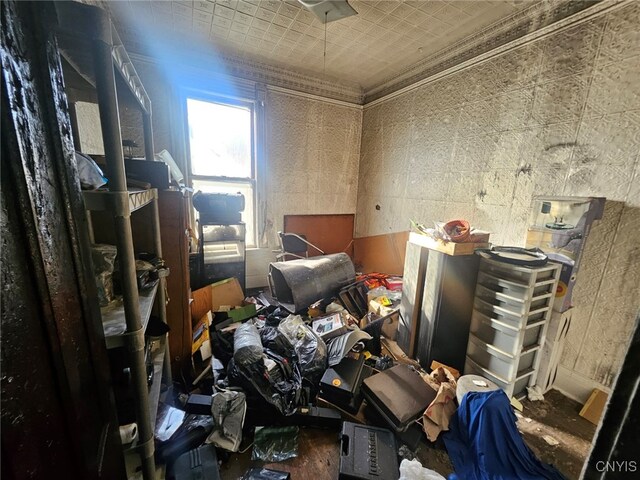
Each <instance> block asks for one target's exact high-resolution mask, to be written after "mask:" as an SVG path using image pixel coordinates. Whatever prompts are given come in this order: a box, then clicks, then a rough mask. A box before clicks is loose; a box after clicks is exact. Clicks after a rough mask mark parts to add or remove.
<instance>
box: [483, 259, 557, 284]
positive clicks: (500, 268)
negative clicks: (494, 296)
mask: <svg viewBox="0 0 640 480" xmlns="http://www.w3.org/2000/svg"><path fill="white" fill-rule="evenodd" d="M557 268H558V266H557V264H555V263H549V264H548V266H545V267H542V268H527V267H520V266H517V265H510V264H508V263H503V262H498V261H495V260H489V259H486V258H483V259H482V260H481V261H480V271H481V272H485V273H488V274H490V275H493V276H494V277H498V278H500V279H502V280H506V281H510V282H513V283H516V284H517V283H519V284H524V285H526V286H527V288H530V287H531V286H533V285H532V282H533V283H539V282H544V281H547V280H551V281H552V283H554V282H553V280H554V278H555V272H556V270H557Z"/></svg>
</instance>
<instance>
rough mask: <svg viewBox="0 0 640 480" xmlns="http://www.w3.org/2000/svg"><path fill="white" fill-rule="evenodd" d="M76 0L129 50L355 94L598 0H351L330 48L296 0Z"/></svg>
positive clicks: (411, 77) (371, 93)
mask: <svg viewBox="0 0 640 480" xmlns="http://www.w3.org/2000/svg"><path fill="white" fill-rule="evenodd" d="M80 1H84V2H87V3H100V4H102V5H103V6H104V7H105V8H107V9H109V10H110V11H111V13H112V15H113V17H114V19H115V22H116V25H117V28H118V31H119V32H120V35H121V37H122V38H123V41H124V42H125V44H126V45H127V48H128V49H129V50H130V51H132V52H135V53H141V54H143V55H148V56H150V57H153V58H156V59H157V58H162V56H163V54H164V53H165V52H167V51H169V50H173V51H174V55H173V57H172V58H175V57H176V55H177V56H179V57H183V56H187V55H189V56H191V57H192V59H196V60H195V62H196V63H202V64H204V63H205V62H207V63H206V68H207V69H211V68H213V67H215V66H216V65H219V68H220V70H224V71H223V72H222V73H227V74H231V75H234V76H237V77H241V78H245V79H249V80H254V81H258V82H265V83H270V84H273V85H277V86H282V87H287V88H292V89H296V90H301V91H305V92H307V93H313V94H317V95H321V96H325V97H329V98H334V99H338V100H344V101H347V102H352V103H358V104H362V103H368V102H370V101H373V100H376V99H378V98H381V97H383V96H385V95H387V94H389V93H393V92H394V91H396V90H398V89H400V88H403V87H405V86H408V85H411V84H413V83H415V82H417V81H420V80H422V79H424V78H427V77H429V76H432V75H434V74H436V73H439V72H441V71H443V70H446V69H447V68H450V67H452V66H455V65H457V64H459V63H461V62H464V61H465V60H468V59H469V58H473V57H474V56H477V55H479V54H482V53H484V52H487V51H489V50H491V49H493V48H496V47H499V46H501V45H504V44H506V43H508V42H510V41H512V40H515V39H517V38H519V37H521V36H523V35H525V34H527V33H530V32H532V31H535V30H537V29H539V28H542V27H544V26H546V25H549V24H550V23H553V22H554V21H557V20H560V19H562V18H565V17H566V16H568V15H571V14H572V13H576V12H577V11H579V10H582V9H584V8H586V7H587V6H589V5H592V4H594V3H597V0H572V1H569V0H500V1H489V0H473V1H471V0H414V1H409V0H381V1H377V0H351V1H350V3H351V5H352V6H353V7H354V8H355V9H356V10H357V11H358V15H356V16H352V17H349V18H346V19H343V20H340V21H337V22H332V23H329V24H328V25H327V30H326V38H327V48H326V58H325V57H324V38H325V29H324V25H323V24H322V23H321V22H320V20H319V19H317V18H316V17H315V16H314V15H313V14H312V13H310V12H309V11H308V10H306V9H305V8H304V7H302V6H301V5H300V4H299V3H298V2H297V1H296V0H196V1H166V0H165V1H162V0H161V1H158V0H155V1H151V0H125V1H117V2H104V1H100V0H80ZM585 41H588V39H586V40H585ZM549 48H550V49H553V48H554V47H553V46H550V47H549ZM593 48H596V45H593ZM611 55H612V56H616V55H619V53H618V51H617V50H616V48H615V45H613V48H611ZM212 59H214V61H212ZM219 59H222V60H223V62H219V61H216V60H219ZM567 61H571V59H567ZM191 63H193V60H192V61H191ZM575 63H576V64H579V62H578V61H576V62H575ZM553 74H554V72H549V76H550V77H552V76H553ZM496 82H498V83H499V82H500V80H499V79H497V80H496Z"/></svg>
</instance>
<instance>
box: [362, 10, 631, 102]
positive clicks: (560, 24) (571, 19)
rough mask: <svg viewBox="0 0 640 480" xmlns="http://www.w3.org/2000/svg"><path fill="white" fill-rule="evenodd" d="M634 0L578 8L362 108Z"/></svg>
mask: <svg viewBox="0 0 640 480" xmlns="http://www.w3.org/2000/svg"><path fill="white" fill-rule="evenodd" d="M633 1H635V0H603V1H601V2H599V3H596V4H593V5H592V6H591V7H589V8H586V9H583V10H580V11H579V12H577V13H574V14H572V15H570V16H568V17H565V18H563V19H561V20H558V21H556V22H555V23H552V24H550V25H547V26H546V27H541V28H539V29H538V30H534V31H533V32H531V33H528V34H526V35H523V36H522V37H519V38H517V39H515V40H512V41H510V42H508V43H506V44H503V45H500V46H498V47H496V48H494V49H493V50H490V51H488V52H485V53H481V54H478V55H476V56H474V57H472V58H470V59H469V60H466V61H462V62H460V63H457V64H455V65H453V66H452V67H448V68H445V69H444V70H441V71H439V72H437V73H434V74H432V75H429V76H427V77H425V78H423V79H422V80H419V81H417V82H415V83H412V84H410V85H407V86H406V87H402V88H399V89H397V90H393V91H392V92H391V93H388V94H386V95H384V96H382V97H379V98H376V99H375V100H371V101H369V102H367V103H365V104H364V108H365V109H366V108H369V107H373V106H375V105H378V104H379V103H382V102H385V101H387V100H390V99H392V98H395V97H397V96H399V95H402V94H404V93H406V92H408V91H411V90H413V89H415V88H418V87H420V86H421V85H426V84H428V83H431V82H435V81H437V80H440V79H442V78H444V77H446V76H449V75H452V74H454V73H456V72H459V71H461V70H465V69H467V68H469V67H472V66H474V65H477V64H478V63H482V62H485V61H487V60H489V59H491V58H493V57H496V56H499V55H502V54H504V53H506V52H510V51H512V50H515V49H517V48H521V47H523V46H525V45H528V44H530V43H532V42H535V41H537V40H540V39H542V38H545V37H547V36H549V35H553V34H555V33H557V32H560V31H562V30H565V29H567V28H571V27H574V26H576V25H579V24H581V23H583V22H587V21H589V20H592V19H594V18H597V17H599V16H602V15H605V14H607V13H609V12H611V11H613V10H617V9H619V8H622V7H624V6H625V5H628V4H630V3H632V2H633Z"/></svg>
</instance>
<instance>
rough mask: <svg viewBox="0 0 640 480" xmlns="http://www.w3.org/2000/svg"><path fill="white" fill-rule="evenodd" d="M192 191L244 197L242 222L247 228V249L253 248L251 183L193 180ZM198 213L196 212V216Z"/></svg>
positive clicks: (253, 225) (253, 224)
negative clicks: (239, 194) (237, 194)
mask: <svg viewBox="0 0 640 480" xmlns="http://www.w3.org/2000/svg"><path fill="white" fill-rule="evenodd" d="M192 183H193V191H194V192H197V191H198V190H201V191H203V192H206V193H237V192H240V193H241V194H243V195H244V212H242V221H243V222H244V223H245V224H246V227H247V240H246V244H247V247H255V246H256V239H255V222H254V220H253V219H254V212H253V185H252V184H251V183H226V182H215V181H210V180H193V182H192ZM197 213H198V212H196V215H197Z"/></svg>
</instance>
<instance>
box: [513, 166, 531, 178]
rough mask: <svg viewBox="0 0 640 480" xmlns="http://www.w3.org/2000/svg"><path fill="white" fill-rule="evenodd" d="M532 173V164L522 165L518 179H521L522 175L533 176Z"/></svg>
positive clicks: (518, 172) (517, 173) (517, 175)
mask: <svg viewBox="0 0 640 480" xmlns="http://www.w3.org/2000/svg"><path fill="white" fill-rule="evenodd" d="M532 171H533V167H532V166H531V164H530V163H527V164H526V165H522V166H521V167H519V168H518V171H517V172H516V177H519V176H520V174H523V175H529V176H531V172H532Z"/></svg>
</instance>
